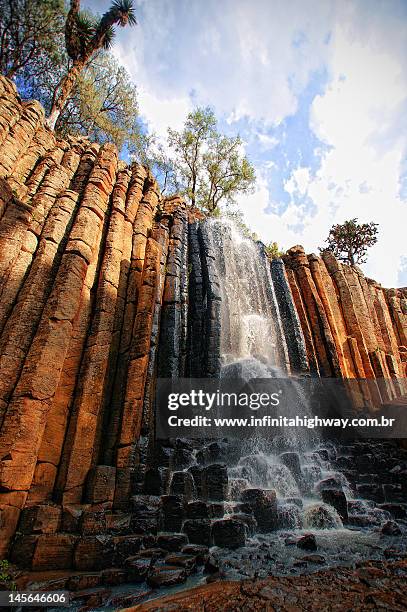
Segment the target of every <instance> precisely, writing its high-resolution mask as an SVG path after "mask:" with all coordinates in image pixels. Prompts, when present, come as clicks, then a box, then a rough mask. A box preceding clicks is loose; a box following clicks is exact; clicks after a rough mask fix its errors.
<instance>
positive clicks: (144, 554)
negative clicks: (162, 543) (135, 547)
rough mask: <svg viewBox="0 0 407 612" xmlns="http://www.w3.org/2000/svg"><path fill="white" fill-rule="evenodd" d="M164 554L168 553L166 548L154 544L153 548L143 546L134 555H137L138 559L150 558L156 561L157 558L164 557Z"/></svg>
mask: <svg viewBox="0 0 407 612" xmlns="http://www.w3.org/2000/svg"><path fill="white" fill-rule="evenodd" d="M166 554H168V551H167V550H165V549H164V548H158V546H156V547H154V548H144V549H142V550H140V551H139V553H138V555H136V557H139V558H140V559H152V560H153V561H156V560H157V559H161V558H163V557H165V555H166Z"/></svg>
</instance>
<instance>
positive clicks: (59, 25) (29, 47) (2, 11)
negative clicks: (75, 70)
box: [0, 0, 65, 79]
mask: <svg viewBox="0 0 407 612" xmlns="http://www.w3.org/2000/svg"><path fill="white" fill-rule="evenodd" d="M64 21H65V16H64V1H63V0H0V71H1V73H2V74H4V75H5V76H6V77H8V78H9V79H13V78H15V77H16V75H18V74H21V72H23V71H28V72H30V74H31V78H36V77H37V76H39V75H41V74H42V73H43V72H44V70H48V69H49V67H50V66H51V65H55V64H57V63H58V62H59V61H60V59H61V53H60V49H61V42H62V40H61V36H60V34H61V32H62V30H63V27H64Z"/></svg>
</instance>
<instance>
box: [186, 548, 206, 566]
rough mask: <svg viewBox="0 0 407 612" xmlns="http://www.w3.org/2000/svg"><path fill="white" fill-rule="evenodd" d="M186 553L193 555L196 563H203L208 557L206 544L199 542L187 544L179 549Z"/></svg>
mask: <svg viewBox="0 0 407 612" xmlns="http://www.w3.org/2000/svg"><path fill="white" fill-rule="evenodd" d="M181 552H183V553H184V554H186V555H193V556H194V557H195V559H196V562H197V564H198V565H204V564H205V563H206V561H207V560H208V558H209V548H208V546H202V545H199V544H187V545H186V546H184V547H183V548H182V550H181Z"/></svg>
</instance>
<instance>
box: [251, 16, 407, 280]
mask: <svg viewBox="0 0 407 612" xmlns="http://www.w3.org/2000/svg"><path fill="white" fill-rule="evenodd" d="M352 23H353V22H352ZM364 27H365V29H366V28H367V29H369V28H368V26H366V24H364ZM392 28H393V30H394V31H395V32H396V35H395V34H393V36H390V33H391V31H393V30H392V29H390V30H389V31H388V34H389V36H388V37H387V38H386V37H385V36H383V32H382V29H383V28H382V29H381V30H380V32H379V33H380V36H379V35H378V34H377V32H376V31H375V30H373V31H372V32H370V36H367V35H366V32H365V33H364V34H363V35H362V36H361V37H359V36H357V35H356V34H357V32H356V30H355V27H354V25H353V27H352V28H351V27H350V26H349V23H346V22H345V23H341V24H338V25H337V27H336V28H335V31H334V33H333V39H332V47H333V55H332V58H331V63H330V71H331V80H330V84H329V86H328V88H327V89H326V91H325V92H324V93H323V94H321V95H319V96H317V97H316V98H315V99H314V102H313V105H312V117H311V126H312V129H313V130H314V131H315V133H316V134H317V135H318V136H319V138H321V139H323V140H324V141H325V142H326V143H327V144H329V145H330V149H329V150H328V152H326V153H325V154H324V156H323V159H322V163H321V167H320V169H319V171H318V172H317V174H316V176H315V177H314V178H312V177H311V176H310V174H309V171H308V169H307V168H297V169H295V170H294V171H293V172H292V174H291V176H290V178H289V179H288V180H287V181H286V182H285V189H286V191H287V192H288V193H289V194H290V196H291V204H290V205H289V206H288V208H287V209H286V210H285V212H284V213H283V214H282V215H281V216H278V215H277V214H271V215H266V214H265V213H264V209H265V208H266V206H267V193H266V192H267V186H266V185H264V184H263V185H262V184H261V183H260V185H259V188H258V191H257V193H256V195H255V196H252V198H251V200H247V202H245V203H244V206H245V208H246V210H247V220H248V222H250V223H251V224H252V225H253V226H254V227H255V229H256V231H258V233H259V234H260V236H261V237H262V238H263V239H264V240H267V241H269V240H271V239H273V240H277V241H278V242H281V243H283V244H284V246H291V245H293V244H295V243H298V242H299V243H301V244H303V245H304V246H305V248H306V249H307V250H308V251H316V250H317V247H318V246H320V245H321V244H322V243H323V240H324V238H325V237H326V236H327V234H328V231H329V228H330V227H331V225H332V224H333V223H341V222H343V221H344V220H345V219H349V218H353V217H358V219H359V220H360V221H361V222H368V221H374V222H377V223H379V226H380V227H379V231H380V234H379V240H378V243H377V244H376V245H375V246H374V247H373V248H372V249H371V250H370V251H369V257H368V262H367V264H366V265H364V266H363V268H364V270H365V272H366V273H367V274H368V275H370V276H372V277H374V278H376V279H377V280H379V282H382V283H383V284H384V285H387V286H396V285H397V282H398V275H399V271H400V270H401V269H402V265H403V261H404V262H405V256H406V253H407V248H406V240H405V231H406V227H407V202H406V201H402V200H401V199H400V197H399V181H400V169H401V165H402V160H403V156H404V154H405V151H406V149H407V134H406V130H403V125H404V123H405V114H403V107H404V103H405V100H406V96H407V79H406V74H405V71H404V65H403V64H404V57H403V56H402V55H400V54H399V48H400V41H399V40H398V36H397V32H398V29H397V27H395V24H394V23H393V24H392ZM390 135H391V137H390ZM304 195H306V196H308V197H309V198H311V199H312V201H313V203H314V204H315V205H316V211H315V210H307V209H304V205H303V204H302V203H301V202H302V201H303V198H302V196H304ZM296 202H297V204H296ZM254 211H256V220H255V222H254V223H253V216H252V212H254ZM294 230H295V231H294Z"/></svg>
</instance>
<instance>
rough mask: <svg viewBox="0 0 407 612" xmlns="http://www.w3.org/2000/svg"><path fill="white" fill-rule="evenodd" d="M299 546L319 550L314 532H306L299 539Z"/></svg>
mask: <svg viewBox="0 0 407 612" xmlns="http://www.w3.org/2000/svg"><path fill="white" fill-rule="evenodd" d="M297 547H298V548H301V550H317V549H318V546H317V541H316V539H315V536H314V534H313V533H306V534H305V535H303V536H301V537H300V539H299V540H297Z"/></svg>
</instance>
